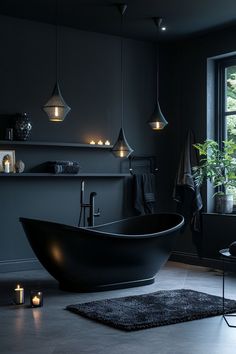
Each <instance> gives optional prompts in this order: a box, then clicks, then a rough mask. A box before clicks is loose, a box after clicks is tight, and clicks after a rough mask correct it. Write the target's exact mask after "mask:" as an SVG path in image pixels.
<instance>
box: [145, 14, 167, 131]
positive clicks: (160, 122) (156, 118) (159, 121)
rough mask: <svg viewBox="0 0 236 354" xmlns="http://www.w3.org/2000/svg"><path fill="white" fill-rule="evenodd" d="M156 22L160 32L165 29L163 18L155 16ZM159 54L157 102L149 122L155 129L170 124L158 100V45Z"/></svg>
mask: <svg viewBox="0 0 236 354" xmlns="http://www.w3.org/2000/svg"><path fill="white" fill-rule="evenodd" d="M153 20H154V23H155V25H156V27H157V31H158V32H159V30H160V29H161V30H163V28H165V27H161V23H162V18H160V17H154V18H153ZM156 52H157V54H156V77H157V82H156V91H157V92H156V94H157V102H156V106H155V109H154V112H153V113H152V115H151V117H150V120H149V121H148V124H149V125H150V126H151V128H152V129H153V130H161V129H163V128H165V126H166V125H167V124H168V122H167V121H166V119H165V117H164V116H163V113H162V111H161V107H160V104H159V101H158V93H159V92H158V45H157V51H156Z"/></svg>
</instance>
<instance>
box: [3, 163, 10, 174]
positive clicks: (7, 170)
mask: <svg viewBox="0 0 236 354" xmlns="http://www.w3.org/2000/svg"><path fill="white" fill-rule="evenodd" d="M4 172H5V173H10V161H8V160H6V161H5V162H4Z"/></svg>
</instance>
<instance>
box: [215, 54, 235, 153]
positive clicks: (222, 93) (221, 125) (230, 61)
mask: <svg viewBox="0 0 236 354" xmlns="http://www.w3.org/2000/svg"><path fill="white" fill-rule="evenodd" d="M229 66H236V55H234V56H231V57H228V58H224V59H221V60H218V62H217V65H216V78H217V80H216V83H217V85H216V134H215V135H216V139H217V141H218V143H219V146H220V148H222V145H223V141H224V140H226V129H225V128H226V124H225V118H226V117H227V116H231V115H236V110H235V111H226V110H225V107H226V105H225V102H226V80H225V77H226V75H225V69H226V68H227V67H229Z"/></svg>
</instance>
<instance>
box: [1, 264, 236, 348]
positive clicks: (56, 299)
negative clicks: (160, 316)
mask: <svg viewBox="0 0 236 354" xmlns="http://www.w3.org/2000/svg"><path fill="white" fill-rule="evenodd" d="M226 280H227V282H226V295H227V297H228V298H232V299H236V276H234V274H232V273H229V274H227V278H226ZM17 282H20V283H21V284H22V285H23V286H24V288H25V289H26V295H27V296H26V304H25V305H23V306H16V305H13V304H11V299H12V290H13V289H14V287H15V285H16V283H17ZM38 287H39V288H41V289H42V290H43V291H44V306H43V307H42V308H37V309H32V308H30V307H28V304H29V296H28V293H29V290H30V289H34V288H38ZM178 288H186V289H193V290H198V291H204V292H207V293H209V294H213V295H218V296H221V293H222V274H221V272H219V271H214V270H211V269H207V268H203V267H194V266H190V265H184V264H181V263H174V262H168V263H167V264H166V266H165V267H164V268H163V269H162V270H161V271H160V273H159V274H158V276H157V279H156V282H155V283H154V284H152V285H148V286H145V287H137V288H133V289H124V290H114V291H109V292H99V293H80V294H79V293H67V292H62V291H60V290H58V288H57V283H56V281H55V280H54V279H52V278H51V277H50V276H49V275H48V273H47V272H46V271H44V270H40V271H28V272H27V271H24V272H15V273H2V274H0V353H1V354H13V353H14V354H23V353H24V354H203V353H207V354H233V353H235V351H236V349H235V347H236V328H229V327H228V326H227V325H226V323H225V322H224V320H223V318H222V317H221V316H217V317H211V318H207V319H202V320H197V321H191V322H185V323H179V324H175V325H169V326H163V327H158V328H151V329H145V330H141V331H136V332H130V333H127V332H123V331H120V330H117V329H114V328H111V327H108V326H105V325H102V324H99V323H96V322H93V321H91V320H88V319H85V318H83V317H80V316H77V315H75V314H73V313H70V312H68V311H65V310H64V309H65V307H66V305H69V304H72V303H78V302H85V301H92V300H98V299H103V298H110V297H119V296H127V295H132V294H143V293H149V292H154V291H157V290H161V289H178ZM235 324H236V323H235Z"/></svg>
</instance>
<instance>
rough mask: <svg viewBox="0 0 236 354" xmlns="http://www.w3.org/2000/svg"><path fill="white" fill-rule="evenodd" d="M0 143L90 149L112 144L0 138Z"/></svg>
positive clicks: (109, 147) (108, 147)
mask: <svg viewBox="0 0 236 354" xmlns="http://www.w3.org/2000/svg"><path fill="white" fill-rule="evenodd" d="M0 145H7V146H17V145H18V146H45V147H50V146H52V147H69V148H90V149H108V150H109V149H111V148H112V145H97V144H95V145H92V144H81V143H61V142H49V141H31V140H28V141H15V140H0Z"/></svg>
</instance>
